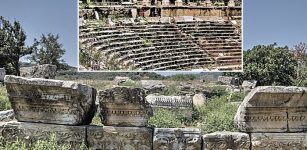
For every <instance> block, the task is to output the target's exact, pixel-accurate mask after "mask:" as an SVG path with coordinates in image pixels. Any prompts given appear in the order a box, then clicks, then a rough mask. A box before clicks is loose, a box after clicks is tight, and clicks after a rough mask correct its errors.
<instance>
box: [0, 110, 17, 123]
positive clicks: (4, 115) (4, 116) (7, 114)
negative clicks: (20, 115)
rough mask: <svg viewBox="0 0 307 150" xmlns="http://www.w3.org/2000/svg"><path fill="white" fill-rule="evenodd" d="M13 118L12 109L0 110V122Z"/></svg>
mask: <svg viewBox="0 0 307 150" xmlns="http://www.w3.org/2000/svg"><path fill="white" fill-rule="evenodd" d="M12 120H14V110H13V109H10V110H5V111H0V122H2V121H3V122H8V121H12Z"/></svg>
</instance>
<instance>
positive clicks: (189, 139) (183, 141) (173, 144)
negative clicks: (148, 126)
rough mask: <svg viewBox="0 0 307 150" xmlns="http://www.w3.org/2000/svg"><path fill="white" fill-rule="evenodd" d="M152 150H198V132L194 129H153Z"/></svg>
mask: <svg viewBox="0 0 307 150" xmlns="http://www.w3.org/2000/svg"><path fill="white" fill-rule="evenodd" d="M153 149H154V150H156V149H161V150H179V149H182V150H183V149H186V150H200V149H201V137H200V130H199V129H195V128H155V132H154V141H153Z"/></svg>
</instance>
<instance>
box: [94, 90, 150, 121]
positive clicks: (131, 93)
mask: <svg viewBox="0 0 307 150" xmlns="http://www.w3.org/2000/svg"><path fill="white" fill-rule="evenodd" d="M98 99H99V106H100V117H101V120H102V123H103V124H104V125H111V126H146V125H147V122H148V118H149V117H151V116H152V115H153V114H152V109H151V107H150V105H149V103H148V102H147V101H146V99H145V91H144V90H143V89H141V88H129V87H115V88H112V89H108V90H106V91H99V93H98Z"/></svg>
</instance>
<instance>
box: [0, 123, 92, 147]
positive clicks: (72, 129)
mask: <svg viewBox="0 0 307 150" xmlns="http://www.w3.org/2000/svg"><path fill="white" fill-rule="evenodd" d="M51 134H55V136H56V140H57V141H58V142H59V143H60V144H69V145H71V146H72V148H73V149H80V146H81V145H82V144H85V143H86V142H85V126H65V125H54V124H43V123H26V122H16V121H11V122H7V123H5V124H4V125H2V127H1V136H3V137H4V138H5V139H6V141H8V142H15V141H16V140H17V138H18V140H22V141H24V142H25V143H28V144H34V143H35V142H36V141H37V140H49V138H50V136H51Z"/></svg>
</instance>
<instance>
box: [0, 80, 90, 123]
mask: <svg viewBox="0 0 307 150" xmlns="http://www.w3.org/2000/svg"><path fill="white" fill-rule="evenodd" d="M5 84H6V88H7V92H8V97H9V100H10V102H11V104H12V108H13V109H14V112H15V117H16V119H17V120H18V121H26V122H42V123H54V124H69V125H80V124H89V123H90V122H91V120H92V118H93V116H94V113H95V98H96V90H95V89H94V88H92V87H89V86H87V85H83V84H79V83H75V82H71V81H59V80H51V79H38V78H33V79H27V78H23V77H17V76H5Z"/></svg>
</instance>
